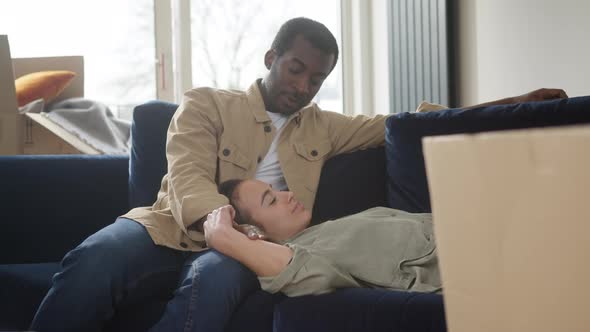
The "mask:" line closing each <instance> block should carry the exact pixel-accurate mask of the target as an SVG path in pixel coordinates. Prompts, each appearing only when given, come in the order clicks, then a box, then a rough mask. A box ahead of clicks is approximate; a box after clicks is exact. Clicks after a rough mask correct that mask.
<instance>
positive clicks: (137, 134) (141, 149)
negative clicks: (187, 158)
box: [129, 101, 178, 208]
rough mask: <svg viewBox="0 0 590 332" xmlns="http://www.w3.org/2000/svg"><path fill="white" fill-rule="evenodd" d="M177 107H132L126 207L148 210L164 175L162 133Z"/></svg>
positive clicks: (164, 104) (155, 104)
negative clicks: (147, 207) (143, 207)
mask: <svg viewBox="0 0 590 332" xmlns="http://www.w3.org/2000/svg"><path fill="white" fill-rule="evenodd" d="M177 108H178V105H176V104H171V103H167V102H163V101H151V102H148V103H145V104H142V105H139V106H137V107H135V109H134V110H133V123H132V125H131V152H130V156H129V207H130V208H135V207H138V206H150V205H152V204H153V203H154V202H155V200H156V195H157V194H158V190H159V189H160V183H161V181H162V177H163V176H164V174H166V172H167V167H168V163H167V161H166V132H167V131H168V126H169V124H170V120H171V119H172V116H173V115H174V112H176V109H177Z"/></svg>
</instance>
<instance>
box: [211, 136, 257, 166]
mask: <svg viewBox="0 0 590 332" xmlns="http://www.w3.org/2000/svg"><path fill="white" fill-rule="evenodd" d="M217 157H218V158H219V160H222V161H225V162H228V163H231V164H234V165H236V166H238V167H239V168H242V169H244V170H248V167H250V159H248V157H246V156H245V155H244V154H243V153H242V152H240V150H239V148H238V147H237V146H236V145H235V144H233V143H222V144H221V146H220V149H219V151H218V152H217Z"/></svg>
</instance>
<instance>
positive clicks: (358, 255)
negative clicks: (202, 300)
mask: <svg viewBox="0 0 590 332" xmlns="http://www.w3.org/2000/svg"><path fill="white" fill-rule="evenodd" d="M284 245H286V246H288V247H290V248H291V249H293V251H294V255H293V258H292V259H291V261H290V262H289V264H288V265H287V267H286V268H285V269H284V270H283V271H282V272H281V273H279V274H278V275H276V276H274V277H259V278H258V279H259V280H260V284H261V287H262V289H264V290H265V291H267V292H271V293H276V292H283V293H284V294H286V295H287V296H301V295H309V294H322V293H327V292H330V291H333V290H334V289H337V288H347V287H378V288H389V289H395V290H409V291H422V292H435V291H438V290H440V289H441V281H440V276H439V270H438V258H437V254H436V245H435V241H434V234H433V226H432V216H431V214H426V213H424V214H412V213H407V212H404V211H400V210H394V209H390V208H384V207H376V208H372V209H369V210H366V211H364V212H361V213H357V214H354V215H350V216H347V217H344V218H340V219H336V220H331V221H327V222H325V223H322V224H319V225H316V226H312V227H310V228H307V229H305V230H304V231H303V232H301V233H299V234H297V235H296V236H294V237H292V238H291V239H289V240H287V241H285V243H284Z"/></svg>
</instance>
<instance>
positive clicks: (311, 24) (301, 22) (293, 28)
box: [271, 17, 338, 69]
mask: <svg viewBox="0 0 590 332" xmlns="http://www.w3.org/2000/svg"><path fill="white" fill-rule="evenodd" d="M298 35H302V36H303V38H305V40H307V41H309V42H310V43H311V45H313V47H315V48H317V49H319V50H321V51H322V52H324V53H326V54H334V65H332V69H334V66H336V62H338V43H337V42H336V38H334V35H333V34H332V33H331V32H330V30H328V28H326V26H325V25H323V24H322V23H320V22H317V21H314V20H312V19H309V18H306V17H297V18H292V19H290V20H288V21H287V22H285V23H283V25H282V26H281V28H280V29H279V32H278V33H277V35H276V36H275V39H274V40H273V42H272V45H271V48H272V49H274V50H275V51H276V52H277V54H278V55H279V56H281V55H283V53H285V52H286V51H287V50H289V49H290V48H291V46H292V44H293V41H294V40H295V37H297V36H298Z"/></svg>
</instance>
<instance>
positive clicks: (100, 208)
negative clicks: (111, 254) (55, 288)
mask: <svg viewBox="0 0 590 332" xmlns="http://www.w3.org/2000/svg"><path fill="white" fill-rule="evenodd" d="M128 165H129V158H128V157H127V156H94V155H92V156H88V155H51V156H49V155H47V156H38V155H35V156H32V155H22V156H0V174H1V179H2V186H0V202H2V207H3V209H2V212H1V216H2V217H1V218H2V219H1V220H2V231H0V244H1V246H2V247H1V248H2V250H0V264H14V263H40V262H51V261H59V260H61V259H62V258H63V256H64V254H65V253H67V252H68V251H69V250H71V249H72V248H74V247H75V246H76V245H78V244H79V243H80V242H81V241H82V240H84V239H85V238H86V237H87V236H88V235H90V234H92V233H94V232H96V231H97V230H98V229H100V228H102V227H104V226H106V225H108V224H110V223H112V222H113V221H114V220H115V219H116V217H117V216H119V215H121V214H123V213H125V212H126V211H127V209H128V202H127V179H128Z"/></svg>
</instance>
